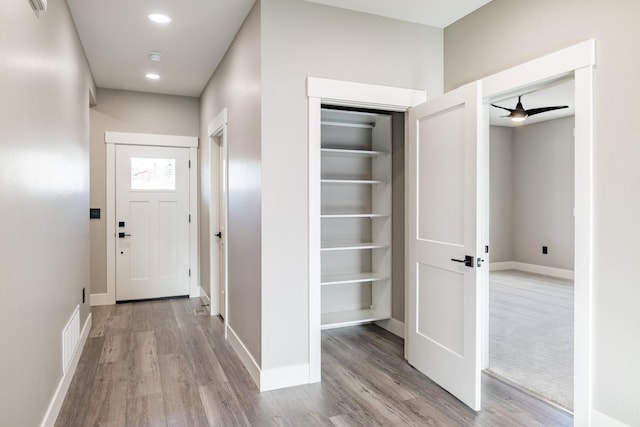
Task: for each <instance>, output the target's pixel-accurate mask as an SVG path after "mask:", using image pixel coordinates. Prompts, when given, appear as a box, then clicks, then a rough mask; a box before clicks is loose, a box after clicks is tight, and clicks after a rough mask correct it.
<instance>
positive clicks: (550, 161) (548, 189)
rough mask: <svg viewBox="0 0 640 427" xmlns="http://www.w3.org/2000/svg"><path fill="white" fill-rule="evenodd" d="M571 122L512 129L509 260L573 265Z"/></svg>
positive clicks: (564, 120) (568, 268)
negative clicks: (511, 196)
mask: <svg viewBox="0 0 640 427" xmlns="http://www.w3.org/2000/svg"><path fill="white" fill-rule="evenodd" d="M573 123H574V119H573V117H566V118H562V119H556V120H549V121H546V122H542V123H535V124H531V125H527V126H520V127H517V128H514V129H513V144H514V148H513V180H514V181H513V228H512V242H513V261H517V262H523V263H527V264H535V265H543V266H547V267H555V268H561V269H565V270H573V260H574V252H575V251H574V218H573V205H574V164H573V163H574V149H573V147H574V137H573ZM542 246H547V247H548V253H547V255H544V254H543V253H542Z"/></svg>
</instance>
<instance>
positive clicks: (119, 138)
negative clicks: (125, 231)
mask: <svg viewBox="0 0 640 427" xmlns="http://www.w3.org/2000/svg"><path fill="white" fill-rule="evenodd" d="M104 143H105V152H106V169H105V171H106V202H107V207H106V214H105V217H106V221H107V225H106V227H107V233H106V238H107V293H106V294H94V295H95V296H96V301H95V303H94V302H93V301H92V305H113V304H115V303H116V256H115V255H116V242H115V240H116V237H115V236H116V210H115V208H116V145H143V146H155V147H176V148H188V149H189V162H190V168H189V213H190V215H191V223H190V224H189V268H190V270H191V277H190V278H189V297H191V298H197V297H199V296H200V245H199V242H200V236H199V233H198V229H199V218H198V194H199V193H198V192H199V187H198V137H196V136H180V135H157V134H147V133H129V132H109V131H107V132H105V133H104ZM110 236H112V237H110ZM103 295H106V296H103ZM92 296H93V295H92Z"/></svg>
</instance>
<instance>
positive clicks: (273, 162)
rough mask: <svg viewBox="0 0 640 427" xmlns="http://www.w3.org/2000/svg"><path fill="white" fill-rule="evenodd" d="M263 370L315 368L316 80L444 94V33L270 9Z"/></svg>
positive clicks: (273, 1)
mask: <svg viewBox="0 0 640 427" xmlns="http://www.w3.org/2000/svg"><path fill="white" fill-rule="evenodd" d="M262 58H263V60H262V223H263V227H262V247H263V251H262V267H263V270H262V310H263V312H262V333H263V337H262V342H263V344H264V348H263V360H262V362H263V363H262V365H263V368H267V369H269V368H276V367H283V366H296V365H301V364H305V363H308V356H309V355H308V345H309V331H308V329H309V325H308V306H309V302H308V292H307V291H308V268H307V266H308V262H309V254H308V238H307V233H308V231H307V227H308V221H307V218H308V211H307V203H308V201H307V198H308V194H307V188H308V168H307V159H308V151H307V145H308V142H307V127H308V123H307V99H306V96H305V93H306V86H305V79H306V77H307V76H313V77H323V78H331V79H339V80H350V81H357V82H364V83H373V84H380V85H389V86H399V87H407V88H414V89H423V90H424V89H426V90H427V91H428V94H429V96H435V95H438V94H440V93H442V30H440V29H436V28H431V27H426V26H422V25H417V24H410V23H406V22H401V21H397V20H392V19H386V18H382V17H379V16H374V15H369V14H362V13H357V12H352V11H347V10H343V9H337V8H332V7H327V6H323V5H319V4H314V3H309V2H305V1H296V0H263V1H262Z"/></svg>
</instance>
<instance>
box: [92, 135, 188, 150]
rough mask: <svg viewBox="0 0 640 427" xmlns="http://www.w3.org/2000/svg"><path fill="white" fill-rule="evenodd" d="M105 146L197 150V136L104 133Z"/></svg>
mask: <svg viewBox="0 0 640 427" xmlns="http://www.w3.org/2000/svg"><path fill="white" fill-rule="evenodd" d="M104 142H105V143H107V144H125V145H151V146H154V147H182V148H191V147H195V148H198V137H197V136H180V135H156V134H152V133H131V132H105V133H104Z"/></svg>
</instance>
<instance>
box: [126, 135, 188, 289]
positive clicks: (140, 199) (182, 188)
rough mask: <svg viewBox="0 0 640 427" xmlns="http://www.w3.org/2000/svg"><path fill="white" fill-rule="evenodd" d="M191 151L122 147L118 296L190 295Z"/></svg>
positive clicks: (133, 146) (169, 148) (183, 149)
mask: <svg viewBox="0 0 640 427" xmlns="http://www.w3.org/2000/svg"><path fill="white" fill-rule="evenodd" d="M189 221H190V218H189V149H188V148H173V147H151V146H136V145H118V146H116V236H115V238H116V300H117V301H126V300H138V299H148V298H161V297H169V296H183V295H189Z"/></svg>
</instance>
